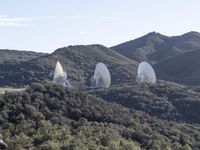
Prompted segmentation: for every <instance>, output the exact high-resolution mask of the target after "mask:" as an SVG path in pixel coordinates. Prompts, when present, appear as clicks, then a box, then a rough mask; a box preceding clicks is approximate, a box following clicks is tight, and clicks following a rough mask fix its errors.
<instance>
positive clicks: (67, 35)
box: [0, 0, 200, 52]
mask: <svg viewBox="0 0 200 150" xmlns="http://www.w3.org/2000/svg"><path fill="white" fill-rule="evenodd" d="M0 6H1V8H0V34H1V36H0V49H5V48H6V49H18V50H32V51H41V52H53V51H54V50H55V49H57V48H60V47H63V46H69V45H79V44H103V45H105V46H108V47H110V46H113V45H116V44H119V43H122V42H125V41H128V40H132V39H135V38H137V37H140V36H142V35H145V34H147V33H148V32H152V31H156V32H159V33H161V34H164V35H169V36H172V35H180V34H183V33H186V32H189V31H197V32H200V9H199V6H200V1H199V0H167V1H164V0H123V1H122V0H99V1H97V0H96V1H95V0H0Z"/></svg>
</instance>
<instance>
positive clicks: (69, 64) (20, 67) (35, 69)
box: [0, 45, 137, 86]
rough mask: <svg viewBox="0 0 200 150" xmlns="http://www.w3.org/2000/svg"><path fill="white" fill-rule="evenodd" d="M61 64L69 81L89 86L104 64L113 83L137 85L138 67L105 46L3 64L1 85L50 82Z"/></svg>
mask: <svg viewBox="0 0 200 150" xmlns="http://www.w3.org/2000/svg"><path fill="white" fill-rule="evenodd" d="M57 60H59V61H60V62H61V64H62V65H63V68H64V69H65V70H66V71H67V73H68V76H69V78H70V79H71V80H72V82H73V81H77V82H86V84H89V82H90V78H91V76H92V74H93V73H94V68H95V65H96V63H97V62H103V63H105V64H106V65H107V66H108V68H109V70H110V72H111V75H112V83H113V84H117V83H123V82H130V81H135V76H136V67H137V63H136V62H135V61H133V60H130V59H128V58H126V57H124V56H122V55H120V54H118V53H116V52H113V51H112V50H110V49H108V48H106V47H104V46H102V45H87V46H69V47H64V48H60V49H57V50H56V51H55V52H53V53H52V54H49V55H45V56H42V57H39V58H37V59H34V60H30V61H26V62H23V63H18V64H6V65H5V64H0V68H1V72H0V85H1V86H4V85H9V86H22V85H26V84H30V83H32V82H40V81H42V80H46V79H50V80H52V76H50V73H51V72H52V71H54V67H55V64H56V61H57Z"/></svg>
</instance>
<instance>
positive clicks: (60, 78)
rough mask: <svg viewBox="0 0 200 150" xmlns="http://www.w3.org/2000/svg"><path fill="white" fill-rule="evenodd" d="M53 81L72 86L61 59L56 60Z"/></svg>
mask: <svg viewBox="0 0 200 150" xmlns="http://www.w3.org/2000/svg"><path fill="white" fill-rule="evenodd" d="M53 81H54V82H55V83H57V84H59V85H62V86H64V87H71V85H70V83H69V81H68V80H67V73H66V72H65V71H64V70H63V67H62V65H61V64H60V62H59V61H57V62H56V67H55V71H54V76H53Z"/></svg>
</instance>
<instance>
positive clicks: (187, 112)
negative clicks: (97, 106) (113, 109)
mask: <svg viewBox="0 0 200 150" xmlns="http://www.w3.org/2000/svg"><path fill="white" fill-rule="evenodd" d="M90 93H91V94H94V95H96V96H98V97H101V98H103V99H104V100H107V101H109V102H116V103H118V104H121V105H123V106H126V107H129V108H131V109H136V110H140V111H144V112H146V113H148V114H149V115H151V116H156V117H159V118H161V119H167V120H171V121H178V122H187V123H198V124H200V115H199V114H200V93H199V92H196V91H195V89H192V88H191V87H190V88H189V87H187V86H183V85H179V84H175V83H172V82H166V81H158V83H156V84H155V85H148V84H141V85H138V84H132V85H127V86H121V87H112V88H111V89H108V90H95V91H91V92H90Z"/></svg>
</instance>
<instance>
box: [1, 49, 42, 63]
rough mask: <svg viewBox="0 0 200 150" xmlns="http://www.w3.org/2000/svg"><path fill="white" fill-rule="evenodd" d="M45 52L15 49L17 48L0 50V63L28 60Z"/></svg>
mask: <svg viewBox="0 0 200 150" xmlns="http://www.w3.org/2000/svg"><path fill="white" fill-rule="evenodd" d="M44 55H46V54H45V53H37V52H32V51H17V50H7V49H1V50H0V64H15V63H20V62H25V61H29V60H32V59H35V58H38V57H41V56H44Z"/></svg>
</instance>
